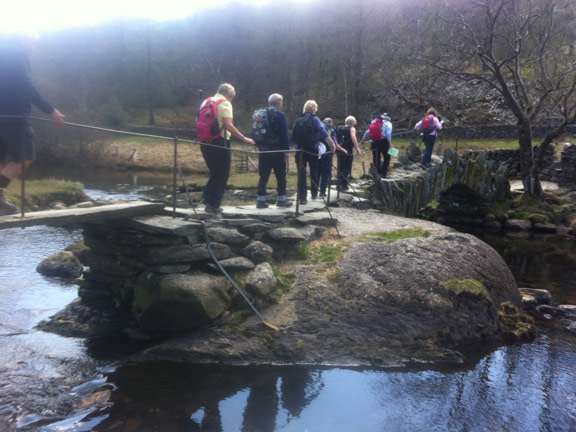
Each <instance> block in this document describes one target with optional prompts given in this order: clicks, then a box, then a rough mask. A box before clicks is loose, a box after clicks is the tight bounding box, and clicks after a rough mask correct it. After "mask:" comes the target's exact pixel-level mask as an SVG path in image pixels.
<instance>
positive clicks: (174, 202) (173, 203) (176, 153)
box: [172, 136, 186, 218]
mask: <svg viewBox="0 0 576 432" xmlns="http://www.w3.org/2000/svg"><path fill="white" fill-rule="evenodd" d="M177 172H178V137H176V136H175V137H174V173H173V174H174V181H173V185H172V218H175V217H176V174H177ZM184 187H186V185H184Z"/></svg>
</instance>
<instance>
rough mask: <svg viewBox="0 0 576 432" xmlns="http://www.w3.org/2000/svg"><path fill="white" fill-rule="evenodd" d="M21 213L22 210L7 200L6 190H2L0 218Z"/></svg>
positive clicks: (0, 195) (0, 191)
mask: <svg viewBox="0 0 576 432" xmlns="http://www.w3.org/2000/svg"><path fill="white" fill-rule="evenodd" d="M18 213H20V209H19V208H18V207H17V206H15V205H14V204H12V203H11V202H10V201H8V200H7V199H6V190H5V189H0V216H7V215H13V214H18Z"/></svg>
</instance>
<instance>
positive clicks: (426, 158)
mask: <svg viewBox="0 0 576 432" xmlns="http://www.w3.org/2000/svg"><path fill="white" fill-rule="evenodd" d="M435 142H436V135H427V136H426V137H424V145H425V147H426V148H425V150H424V154H423V155H422V165H424V166H428V165H430V162H432V152H433V151H434V143H435Z"/></svg>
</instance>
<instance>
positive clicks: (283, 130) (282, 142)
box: [268, 106, 290, 150]
mask: <svg viewBox="0 0 576 432" xmlns="http://www.w3.org/2000/svg"><path fill="white" fill-rule="evenodd" d="M270 110H274V111H276V119H277V122H278V123H277V128H275V130H273V129H271V130H270V132H272V133H273V134H274V135H275V136H274V137H273V139H272V140H271V141H272V142H274V143H277V144H276V145H272V148H273V149H274V150H290V136H289V135H288V119H287V118H286V114H285V113H283V112H282V111H278V109H276V107H273V106H271V107H268V111H270ZM276 135H277V136H276ZM277 145H279V147H276V146H277Z"/></svg>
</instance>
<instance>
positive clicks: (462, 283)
mask: <svg viewBox="0 0 576 432" xmlns="http://www.w3.org/2000/svg"><path fill="white" fill-rule="evenodd" d="M440 285H442V286H443V287H444V288H446V289H447V290H449V291H452V292H453V293H454V294H456V295H460V294H462V293H468V294H472V295H474V296H477V297H484V298H486V299H488V300H490V301H491V300H492V297H491V296H490V292H489V291H488V290H487V289H486V287H485V286H484V284H483V283H482V282H480V281H477V280H476V279H448V280H447V281H444V282H440Z"/></svg>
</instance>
